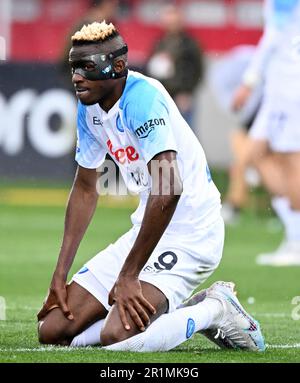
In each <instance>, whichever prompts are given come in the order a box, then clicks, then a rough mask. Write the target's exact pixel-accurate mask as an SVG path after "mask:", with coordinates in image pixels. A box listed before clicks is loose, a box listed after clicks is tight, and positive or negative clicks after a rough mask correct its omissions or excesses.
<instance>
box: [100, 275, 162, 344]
mask: <svg viewBox="0 0 300 383" xmlns="http://www.w3.org/2000/svg"><path fill="white" fill-rule="evenodd" d="M141 285H142V290H143V295H144V297H145V298H146V299H147V300H148V301H149V302H150V303H151V304H152V305H153V306H154V307H155V308H156V314H155V315H151V314H150V313H149V312H148V314H149V318H150V322H151V323H152V322H154V321H155V319H157V318H158V317H159V316H161V315H162V314H164V313H165V312H166V311H167V310H168V301H167V299H166V297H165V295H164V294H163V293H162V292H161V291H160V290H159V289H158V288H156V287H155V286H153V285H151V284H149V283H146V282H141ZM127 319H128V321H129V325H130V330H125V328H124V326H123V324H122V322H121V319H120V316H119V312H118V309H117V306H116V305H114V306H112V308H111V310H110V312H109V314H108V317H107V319H106V321H105V324H104V326H103V328H102V330H101V334H100V340H101V345H102V346H109V345H111V344H114V343H118V342H121V341H123V340H125V339H128V338H130V337H132V336H134V335H137V334H139V333H140V332H141V330H140V329H139V328H138V327H137V326H136V324H135V323H134V322H133V320H132V319H131V318H129V316H127Z"/></svg>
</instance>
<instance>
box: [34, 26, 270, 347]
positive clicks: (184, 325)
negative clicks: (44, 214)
mask: <svg viewBox="0 0 300 383" xmlns="http://www.w3.org/2000/svg"><path fill="white" fill-rule="evenodd" d="M72 44H73V46H72V49H71V51H70V64H71V68H72V81H73V84H74V87H75V90H76V95H77V97H78V100H79V101H78V146H77V151H76V160H77V162H78V171H77V174H76V176H75V180H74V184H73V187H72V190H71V193H70V197H69V201H68V206H67V211H66V220H65V230H64V237H63V243H62V247H61V251H60V255H59V258H58V262H57V266H56V269H55V271H54V274H53V277H52V282H51V286H50V290H49V294H48V296H47V298H46V301H45V303H44V305H43V307H42V309H41V311H40V312H39V314H38V319H39V330H38V331H39V339H40V342H41V343H45V344H60V345H71V346H87V345H93V344H101V345H102V346H105V347H106V348H107V349H110V350H129V351H158V350H161V351H162V350H169V349H172V348H174V347H175V346H177V345H178V344H180V343H182V342H183V341H185V340H186V339H188V338H190V337H191V336H192V334H193V333H194V332H197V331H205V333H204V335H206V336H208V337H211V338H213V339H214V337H215V336H216V342H217V343H219V342H221V344H222V345H223V346H224V347H230V348H232V347H234V348H241V349H251V350H264V347H265V346H264V340H263V337H262V335H261V331H260V327H259V324H258V323H257V322H256V321H255V320H254V319H252V318H251V317H250V316H249V315H248V314H247V313H246V312H245V310H244V309H243V308H242V306H241V305H240V303H239V302H238V300H237V298H236V297H235V295H234V292H233V284H232V283H228V282H227V283H225V282H218V283H215V284H214V285H212V286H211V287H210V288H209V289H207V290H206V291H204V292H201V293H200V294H197V295H196V296H194V297H193V300H192V301H191V300H189V301H187V302H186V303H184V304H183V305H182V306H181V308H179V309H177V307H178V306H179V305H181V304H182V302H183V301H184V300H185V299H186V298H188V297H189V296H190V294H191V293H192V291H193V290H194V289H195V288H196V287H197V286H198V285H199V284H200V283H202V282H203V281H204V280H206V279H207V277H208V276H209V275H211V274H212V272H213V271H214V270H215V269H216V267H217V266H218V264H219V262H220V260H221V254H222V248H223V241H224V225H223V221H222V218H221V216H220V196H219V192H218V190H217V189H216V187H215V185H214V183H213V181H212V179H211V176H210V173H209V169H208V166H207V163H206V159H205V155H204V152H203V150H202V148H201V146H200V144H199V142H198V140H197V139H196V137H195V136H194V134H193V132H192V131H191V129H190V128H189V126H188V125H187V123H186V122H185V121H184V119H183V118H182V116H181V115H180V113H179V112H178V109H177V107H176V106H175V103H174V102H173V101H172V99H171V97H170V96H169V94H168V93H167V91H166V90H165V89H164V87H163V86H162V85H161V84H160V83H159V82H158V81H156V80H153V79H151V78H148V77H145V76H143V75H141V74H139V73H136V72H132V71H130V70H128V69H127V46H126V44H125V43H124V41H123V38H122V37H121V36H120V34H119V33H118V32H117V30H116V28H115V27H114V26H113V25H112V24H109V25H108V24H106V23H105V22H102V23H93V24H89V25H87V26H85V27H83V28H82V29H81V30H80V31H78V32H76V33H75V34H74V35H73V37H72ZM106 153H110V155H111V156H112V157H113V159H114V161H115V163H116V164H117V165H118V166H119V168H120V172H121V174H122V175H123V177H124V180H125V182H126V184H127V187H128V188H129V190H132V191H135V192H138V193H139V194H140V204H139V207H138V208H137V210H136V212H135V213H134V214H133V215H132V223H133V227H132V228H131V229H130V230H129V231H128V232H127V233H125V234H124V235H123V236H121V237H120V238H119V239H118V240H117V241H116V242H115V243H114V244H111V245H109V246H108V247H107V248H106V249H104V250H103V251H101V252H100V253H98V254H97V255H96V256H95V257H94V258H92V259H91V260H90V261H89V262H87V264H86V265H84V267H83V268H82V269H81V270H80V271H79V272H78V273H77V274H75V275H74V276H73V278H72V281H71V283H70V284H67V277H68V272H69V270H70V267H71V265H72V262H73V260H74V257H75V254H76V251H77V248H78V246H79V243H80V241H81V239H82V237H83V235H84V233H85V231H86V228H87V227H88V224H89V222H90V220H91V218H92V216H93V213H94V210H95V208H96V203H97V199H98V194H97V191H96V183H97V175H98V172H97V168H99V166H100V165H101V164H102V163H103V161H104V158H105V155H106ZM176 309H177V310H176ZM218 337H219V339H217V338H218ZM220 339H221V341H220Z"/></svg>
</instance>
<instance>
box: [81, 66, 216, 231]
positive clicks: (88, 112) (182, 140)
mask: <svg viewBox="0 0 300 383" xmlns="http://www.w3.org/2000/svg"><path fill="white" fill-rule="evenodd" d="M77 135H78V140H77V148H76V161H77V162H78V164H79V165H80V166H82V167H84V168H89V169H97V168H99V167H100V166H101V165H102V164H103V162H104V160H105V156H106V154H107V153H108V154H110V156H111V157H112V159H113V160H114V162H115V163H116V164H117V166H118V167H119V169H120V172H121V174H122V176H123V179H124V181H125V184H126V186H127V188H128V189H129V191H130V192H134V193H138V194H140V197H141V201H140V205H139V207H138V209H137V211H136V212H135V213H134V214H133V215H132V222H133V224H140V223H141V221H142V219H143V215H144V209H145V206H146V202H147V197H148V195H149V192H150V191H151V176H150V174H149V172H148V168H147V164H148V163H149V161H151V160H152V159H153V157H155V156H156V155H157V154H159V153H162V152H165V151H174V152H176V153H177V162H178V167H179V172H180V175H181V179H182V181H183V194H182V195H181V197H180V200H179V203H178V205H177V208H176V211H175V214H174V216H173V218H172V220H171V223H170V224H169V227H168V230H169V231H173V230H175V231H176V230H178V229H180V228H181V230H184V229H187V230H190V229H189V225H190V224H193V222H194V224H195V225H199V226H202V225H206V224H207V223H208V222H209V221H213V220H215V219H216V218H217V217H218V216H219V214H220V195H219V192H218V190H217V189H216V187H215V185H214V183H213V182H212V179H211V176H210V173H209V169H208V166H207V162H206V158H205V155H204V152H203V149H202V147H201V145H200V143H199V141H198V140H197V138H196V137H195V135H194V133H193V132H192V131H191V129H190V127H189V126H188V125H187V123H186V122H185V120H184V119H183V117H182V116H181V115H180V113H179V111H178V109H177V107H176V105H175V103H174V102H173V100H172V99H171V97H170V96H169V94H168V93H167V91H166V90H165V88H164V87H163V86H162V85H161V84H160V83H159V82H158V81H156V80H154V79H152V78H149V77H146V76H143V75H142V74H140V73H138V72H133V71H129V73H128V76H127V79H126V85H125V88H124V91H123V94H122V96H121V98H120V99H119V100H118V101H117V102H116V104H115V105H114V106H113V107H112V108H111V109H110V110H109V111H108V112H105V111H104V110H103V109H102V108H101V107H100V106H99V104H94V105H90V106H85V105H83V104H81V103H80V101H79V102H78V116H77Z"/></svg>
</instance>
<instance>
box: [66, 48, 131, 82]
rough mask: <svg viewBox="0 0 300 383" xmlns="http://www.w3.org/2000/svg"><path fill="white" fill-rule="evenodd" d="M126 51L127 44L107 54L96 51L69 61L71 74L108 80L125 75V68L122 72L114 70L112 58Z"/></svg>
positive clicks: (92, 79)
mask: <svg viewBox="0 0 300 383" xmlns="http://www.w3.org/2000/svg"><path fill="white" fill-rule="evenodd" d="M127 52H128V47H127V45H124V46H123V47H122V48H120V49H117V50H116V51H114V52H110V53H108V54H103V53H97V54H95V55H89V56H83V57H82V58H81V59H80V60H76V61H71V60H70V65H71V68H72V74H79V75H80V76H82V77H84V78H86V79H87V80H91V81H97V80H109V79H116V78H120V77H125V76H126V75H127V69H125V70H124V71H123V72H122V73H116V72H115V71H114V65H113V61H114V58H116V57H118V56H121V55H123V54H125V53H127Z"/></svg>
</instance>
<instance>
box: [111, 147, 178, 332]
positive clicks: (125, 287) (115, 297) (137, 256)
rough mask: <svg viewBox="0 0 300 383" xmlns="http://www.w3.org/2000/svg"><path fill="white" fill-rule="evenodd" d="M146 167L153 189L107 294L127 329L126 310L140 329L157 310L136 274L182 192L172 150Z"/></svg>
mask: <svg viewBox="0 0 300 383" xmlns="http://www.w3.org/2000/svg"><path fill="white" fill-rule="evenodd" d="M151 165H152V166H151ZM170 165H172V166H171V168H172V169H171V171H170ZM148 168H149V172H150V173H151V177H152V192H151V194H150V196H149V198H148V201H147V205H146V209H145V213H144V218H143V221H142V224H141V228H140V231H139V234H138V236H137V238H136V241H135V243H134V245H133V247H132V249H131V251H130V253H129V254H128V256H127V258H126V260H125V262H124V265H123V267H122V269H121V271H120V274H119V277H118V279H117V281H116V283H115V285H114V286H113V288H112V290H111V292H110V294H109V303H110V304H113V302H116V304H117V306H118V310H119V314H120V318H121V321H122V323H123V325H124V328H125V329H126V330H129V329H130V325H129V322H128V319H127V316H126V311H127V312H128V313H129V315H130V316H131V318H132V319H133V321H134V322H135V324H136V325H137V326H138V327H139V328H140V330H141V331H143V330H145V327H146V326H147V325H148V324H149V323H150V317H149V313H151V314H155V312H156V309H155V307H153V306H152V304H151V303H150V302H149V301H147V300H146V299H145V298H144V296H143V293H142V288H141V284H140V282H139V279H138V276H139V274H140V271H141V270H142V268H143V266H144V265H145V263H146V262H147V260H148V259H149V257H150V255H151V254H152V252H153V250H154V249H155V247H156V245H157V243H158V242H159V240H160V238H161V237H162V235H163V233H164V232H165V230H166V228H167V226H168V224H169V223H170V221H171V219H172V217H173V214H174V212H175V210H176V206H177V203H178V201H179V198H180V195H181V193H182V183H181V179H180V176H179V171H178V168H177V163H176V153H175V152H171V151H170V152H164V153H161V154H159V155H157V156H156V157H154V158H153V160H152V161H151V163H150V164H149V165H148ZM160 168H162V169H161V170H160ZM166 170H167V172H166ZM169 171H170V173H169V176H168V172H169ZM166 173H167V174H166Z"/></svg>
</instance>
